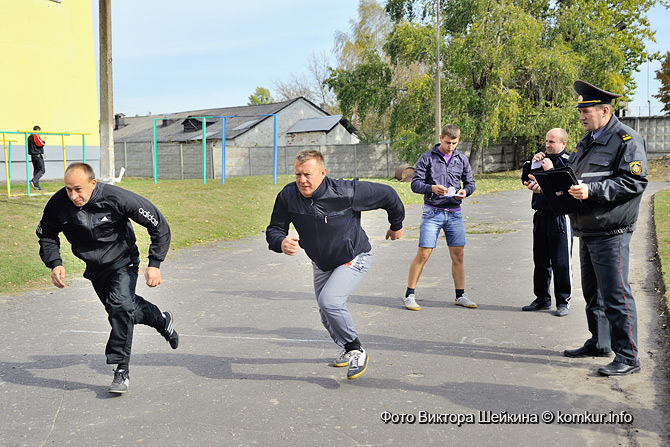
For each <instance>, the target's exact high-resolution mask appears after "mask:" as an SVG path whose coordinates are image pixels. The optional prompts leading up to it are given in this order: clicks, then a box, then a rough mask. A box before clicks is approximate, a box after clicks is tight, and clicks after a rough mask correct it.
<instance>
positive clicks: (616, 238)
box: [563, 80, 648, 376]
mask: <svg viewBox="0 0 670 447" xmlns="http://www.w3.org/2000/svg"><path fill="white" fill-rule="evenodd" d="M574 89H575V91H576V92H577V93H578V94H579V95H580V99H579V102H578V103H577V106H576V107H578V108H579V120H580V121H581V123H582V126H583V127H584V130H585V131H586V134H585V135H584V136H583V137H582V139H581V140H579V143H578V144H577V152H575V153H573V154H571V155H570V160H569V162H568V164H569V165H570V166H571V167H572V169H573V170H574V171H575V175H576V176H577V179H578V180H579V182H580V183H579V184H578V185H574V186H572V187H571V188H570V190H569V191H568V192H569V193H570V195H571V196H573V197H574V198H576V199H579V200H582V201H586V203H587V204H588V206H589V212H586V213H574V214H571V215H570V220H571V222H572V228H573V230H574V232H575V236H578V237H579V239H580V242H579V256H580V265H581V273H582V292H583V293H584V299H585V300H586V321H587V323H588V328H589V331H590V332H591V338H590V339H588V340H586V342H585V343H584V346H582V347H580V348H577V349H566V350H565V351H564V352H563V354H564V355H565V356H566V357H609V356H610V355H611V353H612V351H614V360H613V361H612V362H611V363H609V364H608V365H606V366H603V367H601V368H599V369H598V373H600V374H602V375H606V376H620V375H625V374H631V373H634V372H637V371H639V370H640V357H639V353H640V350H639V347H638V344H637V311H636V308H635V300H634V299H633V295H632V293H631V288H630V284H629V283H628V265H629V264H628V263H629V255H630V240H631V237H632V236H633V230H635V224H636V222H637V217H638V214H639V210H640V201H641V200H642V193H643V192H644V190H645V188H646V187H647V182H648V180H647V147H646V143H645V141H644V140H643V139H642V137H641V136H640V135H639V134H638V133H637V132H635V131H634V130H633V129H631V128H630V127H628V126H626V125H624V124H622V123H621V122H620V121H619V120H618V119H617V117H616V116H614V115H612V104H611V103H612V100H613V99H614V98H619V97H620V96H621V95H618V94H616V93H610V92H607V91H604V90H602V89H600V88H598V87H595V86H593V85H591V84H588V83H586V82H584V81H580V80H578V81H575V84H574Z"/></svg>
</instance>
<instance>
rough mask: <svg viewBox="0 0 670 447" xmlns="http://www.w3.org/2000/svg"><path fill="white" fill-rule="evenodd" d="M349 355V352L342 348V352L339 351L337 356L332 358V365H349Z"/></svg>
mask: <svg viewBox="0 0 670 447" xmlns="http://www.w3.org/2000/svg"><path fill="white" fill-rule="evenodd" d="M349 357H351V354H349V353H348V352H347V351H346V350H344V349H343V350H342V352H340V355H339V357H337V358H336V359H335V360H333V366H336V367H338V368H340V367H343V366H349Z"/></svg>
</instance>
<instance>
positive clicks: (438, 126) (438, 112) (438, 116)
mask: <svg viewBox="0 0 670 447" xmlns="http://www.w3.org/2000/svg"><path fill="white" fill-rule="evenodd" d="M435 50H436V51H435V143H436V144H439V143H440V132H441V130H442V107H441V105H440V0H437V14H436V19H435Z"/></svg>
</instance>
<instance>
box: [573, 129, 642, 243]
mask: <svg viewBox="0 0 670 447" xmlns="http://www.w3.org/2000/svg"><path fill="white" fill-rule="evenodd" d="M589 139H590V132H589V133H587V134H586V135H585V136H584V137H582V139H581V140H580V141H579V143H577V151H576V152H574V153H573V154H572V155H571V156H570V160H569V164H570V166H571V167H572V169H573V170H574V171H575V175H576V176H577V179H578V180H582V181H583V182H584V183H587V184H588V185H589V198H588V199H587V202H588V205H589V208H590V210H589V212H587V213H579V214H570V220H571V221H572V227H573V230H574V233H575V236H608V235H614V234H623V233H627V232H632V231H633V230H634V229H635V222H636V221H637V217H638V211H639V208H640V200H641V199H642V193H643V192H644V189H645V188H646V187H647V182H648V180H647V146H646V143H645V142H644V140H643V139H642V137H641V136H640V135H639V134H638V133H637V132H635V131H634V130H633V129H631V128H630V127H628V126H626V125H624V124H622V123H621V122H620V121H619V120H618V119H617V117H616V116H612V117H611V119H610V122H609V123H608V124H607V125H606V126H605V129H604V130H603V131H602V133H601V134H600V135H599V136H598V138H597V139H596V140H595V141H593V142H592V143H591V144H590V145H589V144H588V141H589Z"/></svg>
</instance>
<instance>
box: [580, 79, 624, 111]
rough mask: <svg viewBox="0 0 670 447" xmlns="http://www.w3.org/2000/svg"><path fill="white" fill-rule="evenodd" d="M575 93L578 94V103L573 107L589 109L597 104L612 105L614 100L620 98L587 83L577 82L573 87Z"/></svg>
mask: <svg viewBox="0 0 670 447" xmlns="http://www.w3.org/2000/svg"><path fill="white" fill-rule="evenodd" d="M574 89H575V91H576V92H577V93H578V94H579V101H577V105H576V106H575V107H590V106H595V105H597V104H612V100H613V99H615V98H621V95H617V94H616V93H610V92H606V91H605V90H602V89H599V88H598V87H596V86H594V85H591V84H589V83H588V82H584V81H580V80H577V81H575V85H574Z"/></svg>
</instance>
